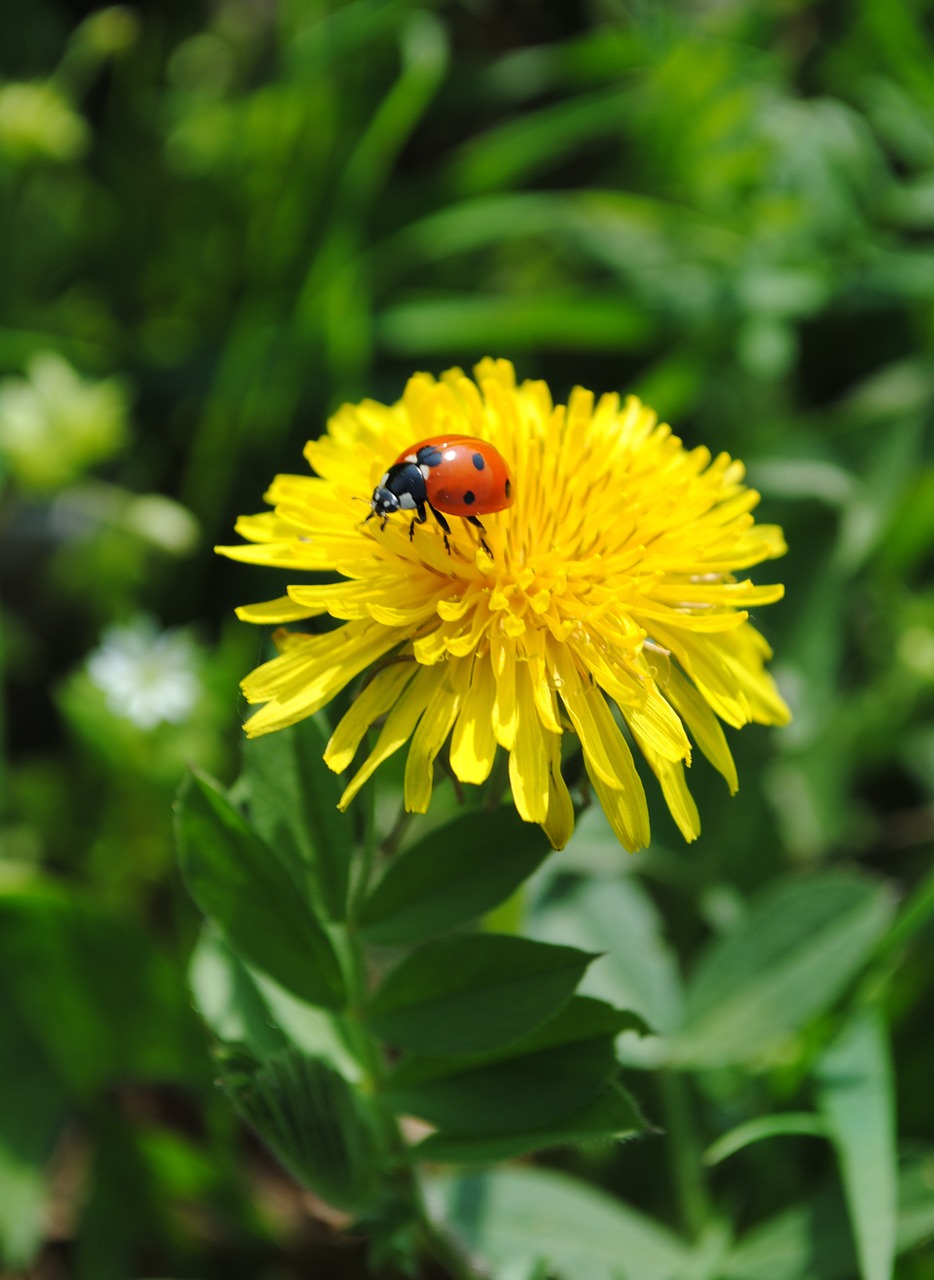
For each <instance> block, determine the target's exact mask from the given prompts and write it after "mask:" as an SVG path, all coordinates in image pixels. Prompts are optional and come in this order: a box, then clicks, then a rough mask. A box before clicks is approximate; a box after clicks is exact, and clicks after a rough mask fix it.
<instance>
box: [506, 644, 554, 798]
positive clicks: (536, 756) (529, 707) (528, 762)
mask: <svg viewBox="0 0 934 1280" xmlns="http://www.w3.org/2000/svg"><path fill="white" fill-rule="evenodd" d="M516 711H517V722H516V736H515V743H514V744H513V748H512V751H511V752H510V753H509V783H510V786H511V787H512V797H513V800H514V802H515V806H516V809H517V810H518V812H519V816H520V817H521V818H523V819H524V820H525V821H526V822H544V821H545V819H546V817H547V816H548V795H549V791H550V783H549V777H548V754H547V751H546V749H545V734H544V730H543V729H542V723H541V721H540V720H539V718H538V711H537V709H536V706H535V699H534V698H533V696H532V689H531V685H530V683H529V673H528V668H527V667H526V665H525V664H524V663H523V664H520V665H519V666H518V670H517V672H516Z"/></svg>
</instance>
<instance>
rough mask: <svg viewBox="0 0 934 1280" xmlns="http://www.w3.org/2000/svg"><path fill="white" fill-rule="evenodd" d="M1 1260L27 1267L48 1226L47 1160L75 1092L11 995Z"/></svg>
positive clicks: (3, 1074) (1, 1159)
mask: <svg viewBox="0 0 934 1280" xmlns="http://www.w3.org/2000/svg"><path fill="white" fill-rule="evenodd" d="M0 1080H2V1081H3V1089H2V1093H0V1265H5V1266H9V1267H11V1268H14V1269H15V1270H19V1269H20V1268H26V1267H27V1266H28V1264H29V1263H30V1262H31V1261H32V1260H33V1257H34V1256H35V1254H36V1253H37V1252H38V1249H39V1246H40V1245H41V1243H42V1240H43V1237H44V1235H45V1232H46V1201H47V1199H48V1188H47V1184H46V1166H47V1164H48V1160H49V1157H50V1155H51V1153H52V1147H53V1144H54V1142H55V1139H56V1138H57V1137H58V1134H59V1132H60V1130H61V1128H62V1126H63V1124H64V1122H65V1118H66V1115H67V1111H68V1107H69V1103H70V1098H69V1094H68V1089H67V1086H66V1084H65V1082H64V1081H63V1080H62V1079H61V1078H60V1076H59V1075H58V1074H57V1073H56V1071H55V1070H54V1068H53V1067H52V1065H51V1064H50V1062H49V1060H48V1057H47V1056H46V1054H45V1053H44V1052H43V1049H42V1046H41V1045H40V1044H39V1043H38V1042H37V1041H36V1038H35V1036H34V1034H33V1033H32V1032H31V1030H30V1028H29V1027H28V1025H26V1023H25V1022H24V1021H23V1020H22V1019H21V1017H20V1016H19V1015H18V1014H17V1013H16V1010H15V1009H13V1008H11V1006H10V1004H9V1003H8V1002H7V1001H4V1005H3V1017H2V1018H0Z"/></svg>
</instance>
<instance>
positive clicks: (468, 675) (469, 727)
mask: <svg viewBox="0 0 934 1280" xmlns="http://www.w3.org/2000/svg"><path fill="white" fill-rule="evenodd" d="M441 433H452V434H453V433H457V434H460V435H465V436H472V437H479V438H480V439H482V440H486V441H489V442H491V443H493V444H494V445H495V447H496V448H497V449H498V450H499V452H500V453H501V454H502V456H503V458H504V459H505V461H506V464H507V466H508V467H509V469H510V472H511V475H512V479H513V485H514V497H515V500H514V502H513V504H512V505H511V506H510V507H509V508H508V509H506V510H504V511H501V512H498V513H496V514H494V515H486V516H484V518H483V525H484V530H485V533H484V534H483V535H482V538H481V535H480V534H479V533H478V531H477V530H475V529H474V528H473V527H472V526H471V525H469V524H468V523H467V522H466V521H464V520H460V519H458V518H456V517H449V523H450V525H451V533H450V538H449V541H450V548H449V549H447V548H446V547H445V543H444V540H443V533H442V531H441V529H440V528H439V527H438V526H437V524H436V522H435V521H433V520H432V519H430V518H429V520H428V521H427V523H425V524H420V525H418V526H417V527H416V528H415V530H414V536H412V537H411V538H410V528H409V525H410V521H409V519H408V518H406V516H405V514H404V513H399V514H395V515H393V516H391V517H390V518H389V519H388V520H387V521H386V522H385V525H384V526H382V527H381V525H382V522H381V521H380V520H372V521H368V522H367V521H364V520H363V519H362V516H363V514H364V512H363V509H362V508H361V506H360V505H359V499H361V498H368V497H369V495H370V494H371V493H372V491H373V489H374V487H375V486H376V485H377V484H378V483H379V482H380V479H381V477H382V475H383V474H384V473H385V471H386V470H387V467H388V465H389V464H390V463H391V462H392V461H393V460H394V459H395V458H397V457H398V456H400V455H401V454H402V453H403V452H404V451H405V450H406V449H407V447H408V446H410V445H411V444H413V443H414V442H416V441H419V440H424V439H426V438H429V437H432V436H436V435H438V434H441ZM305 456H306V458H307V460H308V462H309V463H310V465H311V467H312V469H313V471H314V472H315V473H316V474H315V475H314V476H307V475H306V476H292V475H283V476H277V477H276V479H275V480H274V481H273V484H272V488H271V489H270V490H269V492H268V494H267V495H266V498H267V501H268V502H269V503H270V504H271V505H272V506H273V508H274V510H273V511H270V512H265V513H263V514H261V515H257V516H250V517H246V518H243V519H241V520H240V521H239V522H238V524H237V531H238V532H239V533H240V534H241V535H242V536H243V537H244V538H246V539H248V542H249V544H250V545H245V546H236V547H220V548H218V550H219V551H220V552H221V553H222V554H224V555H227V556H230V557H231V558H232V559H235V560H243V561H247V562H249V563H253V564H264V565H274V566H276V567H278V568H284V569H288V570H290V571H291V570H297V571H301V570H311V571H314V572H316V573H320V572H321V571H322V570H326V571H332V572H334V573H337V574H339V575H340V580H339V581H337V582H335V583H332V584H329V585H325V586H320V585H295V586H290V587H289V588H288V594H287V595H286V596H283V597H282V598H280V599H278V600H271V601H268V602H266V603H263V604H257V605H250V606H247V607H245V608H242V609H239V610H238V615H239V616H240V617H241V618H242V619H244V620H246V621H248V622H255V623H267V624H268V623H286V622H295V621H298V620H299V619H303V618H310V617H314V616H316V615H320V614H329V615H330V616H331V617H332V618H336V619H340V620H341V621H342V622H343V624H344V625H343V626H341V627H339V628H338V629H337V630H331V631H329V632H327V633H326V634H324V635H308V634H304V633H302V632H289V631H285V630H281V629H280V630H278V631H277V632H276V633H275V637H274V638H275V642H276V645H277V648H278V650H279V656H278V657H276V658H273V659H272V660H271V661H270V662H267V663H265V664H264V665H263V666H261V667H259V668H257V670H255V671H254V672H252V674H251V675H249V676H247V678H246V679H245V680H244V682H243V692H244V694H245V696H246V698H247V701H248V702H251V703H264V704H265V705H264V706H263V707H262V708H261V709H260V710H259V711H257V712H255V713H254V714H253V715H252V716H251V717H250V719H249V720H248V721H247V723H246V731H247V733H248V734H249V735H250V736H255V735H257V734H262V733H269V732H271V731H273V730H275V729H281V728H284V727H285V726H286V725H290V724H293V723H294V722H295V721H297V720H300V719H301V718H302V717H304V716H307V715H311V714H312V713H313V712H315V711H317V710H318V709H319V708H320V707H323V706H324V705H325V703H327V702H329V701H330V699H331V698H333V697H334V695H335V694H337V693H338V692H339V691H340V690H341V689H343V688H344V687H345V686H346V685H348V684H349V683H350V682H351V681H352V680H353V679H354V678H355V677H356V676H358V675H360V674H361V673H362V672H365V671H368V673H369V678H368V679H367V680H366V682H365V683H364V684H363V686H362V688H361V689H360V691H359V692H358V694H357V696H356V698H355V699H354V701H353V702H352V704H351V706H350V709H349V711H348V712H347V713H346V715H345V716H344V717H343V719H342V720H341V721H340V723H339V724H338V726H337V728H336V729H335V731H334V734H333V736H332V738H331V740H330V742H329V744H328V747H327V752H326V755H325V760H326V761H327V764H328V765H329V766H330V767H331V768H332V769H333V770H335V771H342V770H344V769H346V768H347V767H348V766H349V765H350V764H351V762H352V761H353V760H354V757H355V756H356V754H357V750H358V748H359V747H360V744H361V742H362V741H363V739H364V737H365V735H366V734H367V731H368V730H369V729H370V728H371V727H372V726H374V725H376V724H378V723H379V724H380V725H381V727H380V729H379V732H378V734H377V736H376V741H375V743H374V744H373V747H372V750H371V751H370V753H369V755H368V756H367V758H366V760H365V761H364V763H363V764H362V766H361V767H360V768H359V769H358V770H357V772H356V774H355V776H354V777H353V779H352V780H351V782H350V783H349V785H348V786H347V789H346V790H345V792H344V795H343V798H342V800H341V807H344V806H346V805H348V804H349V803H350V801H351V800H352V799H353V797H354V796H355V795H356V793H357V792H358V791H359V789H360V787H361V786H362V785H363V784H364V783H365V782H366V781H367V779H368V778H370V777H371V776H372V774H373V773H374V772H375V771H376V769H377V768H378V767H379V765H380V764H382V763H383V761H384V760H386V759H388V757H389V756H390V755H392V754H393V752H395V751H398V750H399V749H400V748H401V747H403V746H405V744H406V743H408V744H409V746H408V758H407V761H406V767H405V804H406V807H407V808H408V809H409V810H411V811H414V812H418V813H422V812H424V811H425V810H426V809H427V807H428V803H429V800H430V799H431V791H432V780H433V773H434V763H435V760H436V758H437V756H438V755H439V753H440V752H441V751H442V750H444V749H445V747H446V746H447V751H448V756H449V760H450V766H451V769H452V770H453V772H454V774H455V775H456V776H457V777H458V778H459V779H460V780H461V781H462V782H467V783H474V784H479V783H482V782H484V781H486V779H487V778H488V777H489V774H490V771H491V769H492V766H493V761H494V757H495V755H496V752H497V749H498V748H500V747H501V748H502V749H503V750H504V751H506V752H507V753H508V756H509V781H510V785H511V788H512V796H513V800H514V802H515V805H516V808H517V810H518V811H519V813H520V814H521V816H522V817H523V818H524V819H525V820H526V821H527V822H536V823H540V824H541V826H542V827H543V828H544V830H545V832H546V833H547V835H548V837H549V839H550V840H551V842H552V844H553V845H554V846H555V847H556V848H560V847H562V846H563V845H564V844H565V843H566V842H567V840H568V838H569V837H570V835H571V832H572V830H573V825H574V815H573V807H572V803H571V798H570V795H569V793H568V789H567V786H566V784H565V781H564V779H563V777H562V772H561V759H562V745H563V743H564V742H565V738H564V735H565V734H566V733H571V734H573V735H576V739H577V742H578V743H579V745H580V751H581V753H582V755H583V761H584V765H585V767H586V770H587V773H588V774H589V776H590V779H591V782H592V784H593V789H594V791H595V792H596V794H597V796H598V797H599V799H600V803H601V804H602V806H603V808H604V810H605V811H606V815H607V817H608V819H609V821H610V823H611V825H612V827H613V830H614V831H615V833H616V835H617V837H618V838H619V840H620V841H621V843H622V844H623V845H625V847H626V848H627V849H630V850H633V849H638V848H641V847H642V846H643V845H645V844H647V843H648V839H649V817H648V809H647V806H646V798H645V792H644V790H643V785H642V780H641V778H640V776H639V773H638V771H637V769H636V765H635V762H634V760H633V750H632V747H633V745H635V747H636V748H638V751H639V752H641V754H642V756H643V757H644V758H645V760H646V761H647V763H648V765H649V767H650V768H651V770H652V772H653V773H654V774H655V775H656V777H657V779H658V781H659V783H660V784H661V788H662V791H663V794H664V797H665V800H666V801H667V803H668V806H669V808H670V810H671V812H672V815H673V816H674V819H675V821H676V822H677V824H678V826H679V827H680V829H681V831H682V832H683V834H684V836H685V838H686V839H687V840H693V839H694V838H695V837H696V836H697V835H698V833H699V831H700V821H699V818H698V814H697V808H696V806H695V804H694V801H693V799H692V797H691V794H690V792H689V790H688V787H687V783H686V780H685V773H684V769H685V766H686V765H690V763H691V738H693V741H694V743H695V744H696V745H697V747H699V749H700V750H701V751H702V752H703V754H704V755H705V756H706V757H707V758H708V759H709V760H710V761H711V763H712V764H713V765H714V766H715V768H717V769H718V770H719V771H720V773H721V774H722V775H723V776H724V778H725V779H726V781H727V784H728V785H729V788H730V791H731V792H732V791H735V790H736V787H737V780H736V770H735V767H734V764H733V759H732V756H731V755H730V750H729V747H728V746H727V743H726V739H725V737H724V733H723V729H722V727H721V723H720V722H721V721H723V722H725V723H726V724H728V725H732V726H733V727H735V728H738V727H740V726H741V725H743V724H746V723H748V722H750V721H755V722H758V723H760V724H782V723H784V722H786V721H787V720H788V718H789V713H788V709H787V707H786V706H785V703H784V702H783V701H782V699H781V697H780V696H779V694H778V692H777V690H776V688H775V685H774V683H773V681H772V679H771V677H770V676H769V675H768V674H767V672H766V671H765V668H764V663H765V661H766V659H768V658H769V657H770V656H771V655H770V650H769V646H768V645H767V643H766V642H765V640H764V639H763V637H762V636H761V635H760V634H759V632H758V631H756V630H755V628H754V627H753V625H752V623H751V622H750V621H749V614H748V610H749V609H750V608H753V607H757V606H759V605H766V604H771V603H772V602H774V601H776V600H779V599H780V598H781V596H782V594H783V589H782V587H781V586H757V585H753V583H752V582H750V581H749V580H748V579H737V577H736V573H737V571H738V570H743V569H746V568H748V567H749V566H751V565H755V564H758V563H759V562H760V561H762V560H768V559H772V558H774V557H776V556H780V555H782V554H783V553H784V551H785V549H786V548H785V542H784V539H783V537H782V533H781V530H780V529H779V528H777V527H776V526H775V525H761V524H760V525H757V524H755V522H754V520H753V517H752V515H751V511H752V509H753V507H755V505H756V503H757V502H758V500H759V496H758V494H757V493H755V492H754V491H753V490H751V489H748V488H746V487H745V486H744V485H743V483H742V481H743V475H744V469H743V465H742V463H740V462H737V461H734V460H733V459H731V458H730V457H729V456H728V455H726V454H720V455H719V456H718V457H716V458H712V457H711V455H710V453H709V452H708V451H707V450H706V449H703V448H697V449H692V450H687V449H685V448H684V446H683V445H682V443H681V441H680V440H679V439H678V438H677V437H676V436H673V435H672V433H671V429H670V428H669V427H667V426H664V425H659V424H658V423H657V422H656V417H655V414H654V413H653V412H652V411H651V410H650V409H648V408H646V407H645V406H644V405H642V404H641V403H640V402H639V401H638V400H637V399H635V398H634V397H629V398H628V399H627V400H626V401H625V402H623V403H621V402H620V399H619V397H618V396H616V395H604V396H602V397H601V398H600V400H599V401H597V403H596V404H595V403H594V397H593V395H592V394H591V392H589V391H585V390H582V389H581V388H576V389H575V390H574V391H573V392H572V394H571V396H570V399H569V402H568V404H567V406H564V405H555V404H553V403H552V399H551V395H550V393H549V390H548V387H547V386H546V385H545V383H544V382H525V383H523V384H522V385H521V386H517V385H516V380H515V374H514V371H513V368H512V365H511V364H509V363H508V361H505V360H489V359H487V360H483V361H482V362H481V363H480V364H479V365H478V366H477V368H476V381H475V382H474V381H472V380H471V379H469V378H467V377H466V376H465V375H464V374H463V373H462V372H461V370H460V369H451V370H449V371H448V372H447V373H445V374H443V375H442V376H441V378H440V380H435V379H434V378H432V377H430V376H429V375H427V374H416V375H415V377H413V378H412V379H411V380H410V381H409V383H408V385H407V386H406V389H405V393H404V395H403V397H402V399H401V400H400V401H399V403H398V404H395V405H392V406H387V405H382V404H377V403H375V402H374V401H370V400H367V401H364V402H363V403H362V404H359V405H345V406H344V407H343V408H342V409H340V410H339V412H338V413H337V414H335V416H334V417H333V418H332V419H331V421H330V423H329V425H328V430H327V433H326V434H325V435H324V436H322V437H321V439H319V440H315V441H312V442H311V443H309V444H308V445H307V447H306V449H305ZM387 659H393V660H392V661H386V660H387ZM689 734H690V738H689V736H688V735H689Z"/></svg>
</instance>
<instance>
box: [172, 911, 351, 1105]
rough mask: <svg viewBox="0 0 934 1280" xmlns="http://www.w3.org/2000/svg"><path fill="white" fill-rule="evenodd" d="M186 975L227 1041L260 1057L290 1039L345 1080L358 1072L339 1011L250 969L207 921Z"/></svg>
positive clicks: (212, 1024)
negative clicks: (310, 1000)
mask: <svg viewBox="0 0 934 1280" xmlns="http://www.w3.org/2000/svg"><path fill="white" fill-rule="evenodd" d="M189 980H190V982H191V988H192V992H193V994H194V997H195V1004H196V1006H197V1008H198V1012H199V1013H200V1014H201V1016H202V1017H203V1018H204V1020H205V1022H206V1023H207V1024H208V1026H209V1027H210V1028H211V1030H212V1031H213V1032H214V1034H215V1035H216V1036H217V1037H218V1039H219V1040H222V1041H223V1042H224V1043H225V1044H228V1045H242V1046H245V1047H246V1048H247V1049H249V1051H250V1053H251V1054H252V1055H253V1056H254V1057H256V1058H258V1059H264V1058H268V1057H270V1056H272V1055H273V1054H275V1053H278V1052H281V1050H283V1049H285V1048H286V1047H288V1046H289V1045H292V1046H293V1047H294V1048H296V1049H300V1050H302V1052H303V1053H307V1054H310V1055H311V1056H312V1057H316V1058H322V1059H324V1061H326V1062H328V1063H330V1065H331V1066H332V1067H334V1068H335V1069H336V1070H337V1071H339V1072H340V1073H341V1075H342V1076H344V1077H345V1079H347V1080H357V1079H359V1078H360V1074H361V1070H360V1063H359V1062H358V1061H357V1059H356V1058H355V1057H354V1056H353V1054H352V1053H351V1051H350V1049H349V1048H348V1046H347V1037H346V1036H345V1034H344V1023H343V1021H342V1019H341V1018H340V1016H339V1015H338V1014H335V1013H331V1012H330V1011H328V1010H326V1009H321V1008H318V1007H317V1006H316V1005H311V1004H307V1003H306V1002H305V1001H304V1000H299V999H297V998H296V997H295V996H293V995H290V994H289V992H288V991H286V990H285V988H284V987H280V986H279V984H278V983H277V982H273V980H272V978H268V977H267V976H266V975H265V974H264V973H260V971H259V970H258V969H250V968H249V967H248V966H247V965H245V964H244V963H243V961H242V960H241V959H240V957H239V956H238V955H237V953H236V952H235V951H233V950H232V949H231V948H230V947H229V946H228V945H227V943H226V942H225V941H224V939H223V938H222V937H221V936H220V935H219V934H218V933H216V932H215V931H214V930H213V929H212V928H211V926H210V925H206V926H205V928H204V931H203V932H202V935H201V939H200V941H199V942H198V945H197V947H196V948H195V951H194V955H193V956H192V962H191V970H190V973H189Z"/></svg>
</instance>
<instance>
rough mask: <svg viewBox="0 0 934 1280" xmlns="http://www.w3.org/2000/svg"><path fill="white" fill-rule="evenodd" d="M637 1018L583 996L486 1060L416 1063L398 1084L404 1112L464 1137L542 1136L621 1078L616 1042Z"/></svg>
mask: <svg viewBox="0 0 934 1280" xmlns="http://www.w3.org/2000/svg"><path fill="white" fill-rule="evenodd" d="M627 1025H631V1023H630V1019H629V1016H628V1015H627V1014H625V1013H620V1012H619V1011H617V1010H615V1009H612V1008H611V1007H610V1006H609V1005H605V1004H602V1003H601V1002H600V1001H598V1000H590V999H588V998H587V997H586V996H575V997H574V998H573V999H572V1000H571V1001H570V1003H569V1004H567V1005H566V1006H565V1007H564V1008H563V1009H562V1010H561V1011H560V1012H559V1013H558V1014H556V1016H555V1017H554V1018H552V1019H551V1020H550V1021H549V1022H547V1023H546V1024H545V1025H544V1027H541V1028H540V1029H539V1030H538V1031H536V1032H533V1034H532V1035H531V1036H528V1037H526V1038H525V1039H524V1040H521V1041H520V1042H518V1043H517V1044H515V1045H513V1046H511V1048H509V1049H502V1050H500V1051H499V1052H498V1053H497V1054H495V1055H494V1054H490V1055H485V1056H483V1057H479V1058H470V1059H464V1058H415V1059H409V1060H407V1061H405V1062H403V1063H402V1064H401V1066H400V1067H399V1068H397V1070H396V1071H395V1072H394V1073H393V1075H392V1076H391V1077H390V1079H389V1081H388V1085H387V1094H386V1096H387V1099H388V1101H389V1102H390V1104H391V1105H392V1106H393V1107H394V1109H395V1110H396V1111H400V1112H406V1113H411V1114H412V1115H417V1116H421V1117H422V1119H424V1120H427V1121H429V1123H431V1124H434V1125H438V1126H440V1127H441V1128H443V1129H448V1130H452V1131H454V1132H456V1133H459V1134H464V1135H470V1134H474V1135H477V1134H493V1133H515V1132H516V1131H517V1130H527V1129H541V1128H546V1127H548V1126H550V1125H553V1124H554V1123H555V1122H556V1121H557V1120H559V1119H560V1118H562V1117H564V1116H567V1115H569V1114H570V1113H572V1112H575V1111H578V1110H579V1109H580V1107H581V1105H582V1104H583V1103H586V1102H590V1101H591V1100H592V1099H593V1098H595V1097H596V1095H597V1094H598V1093H600V1092H601V1090H602V1089H603V1087H604V1085H606V1083H607V1082H608V1081H609V1080H610V1079H611V1078H612V1077H613V1076H614V1075H615V1074H616V1072H617V1070H618V1064H617V1061H616V1054H615V1052H614V1041H615V1038H616V1035H617V1034H618V1033H619V1031H620V1030H622V1029H623V1027H625V1026H627Z"/></svg>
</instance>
